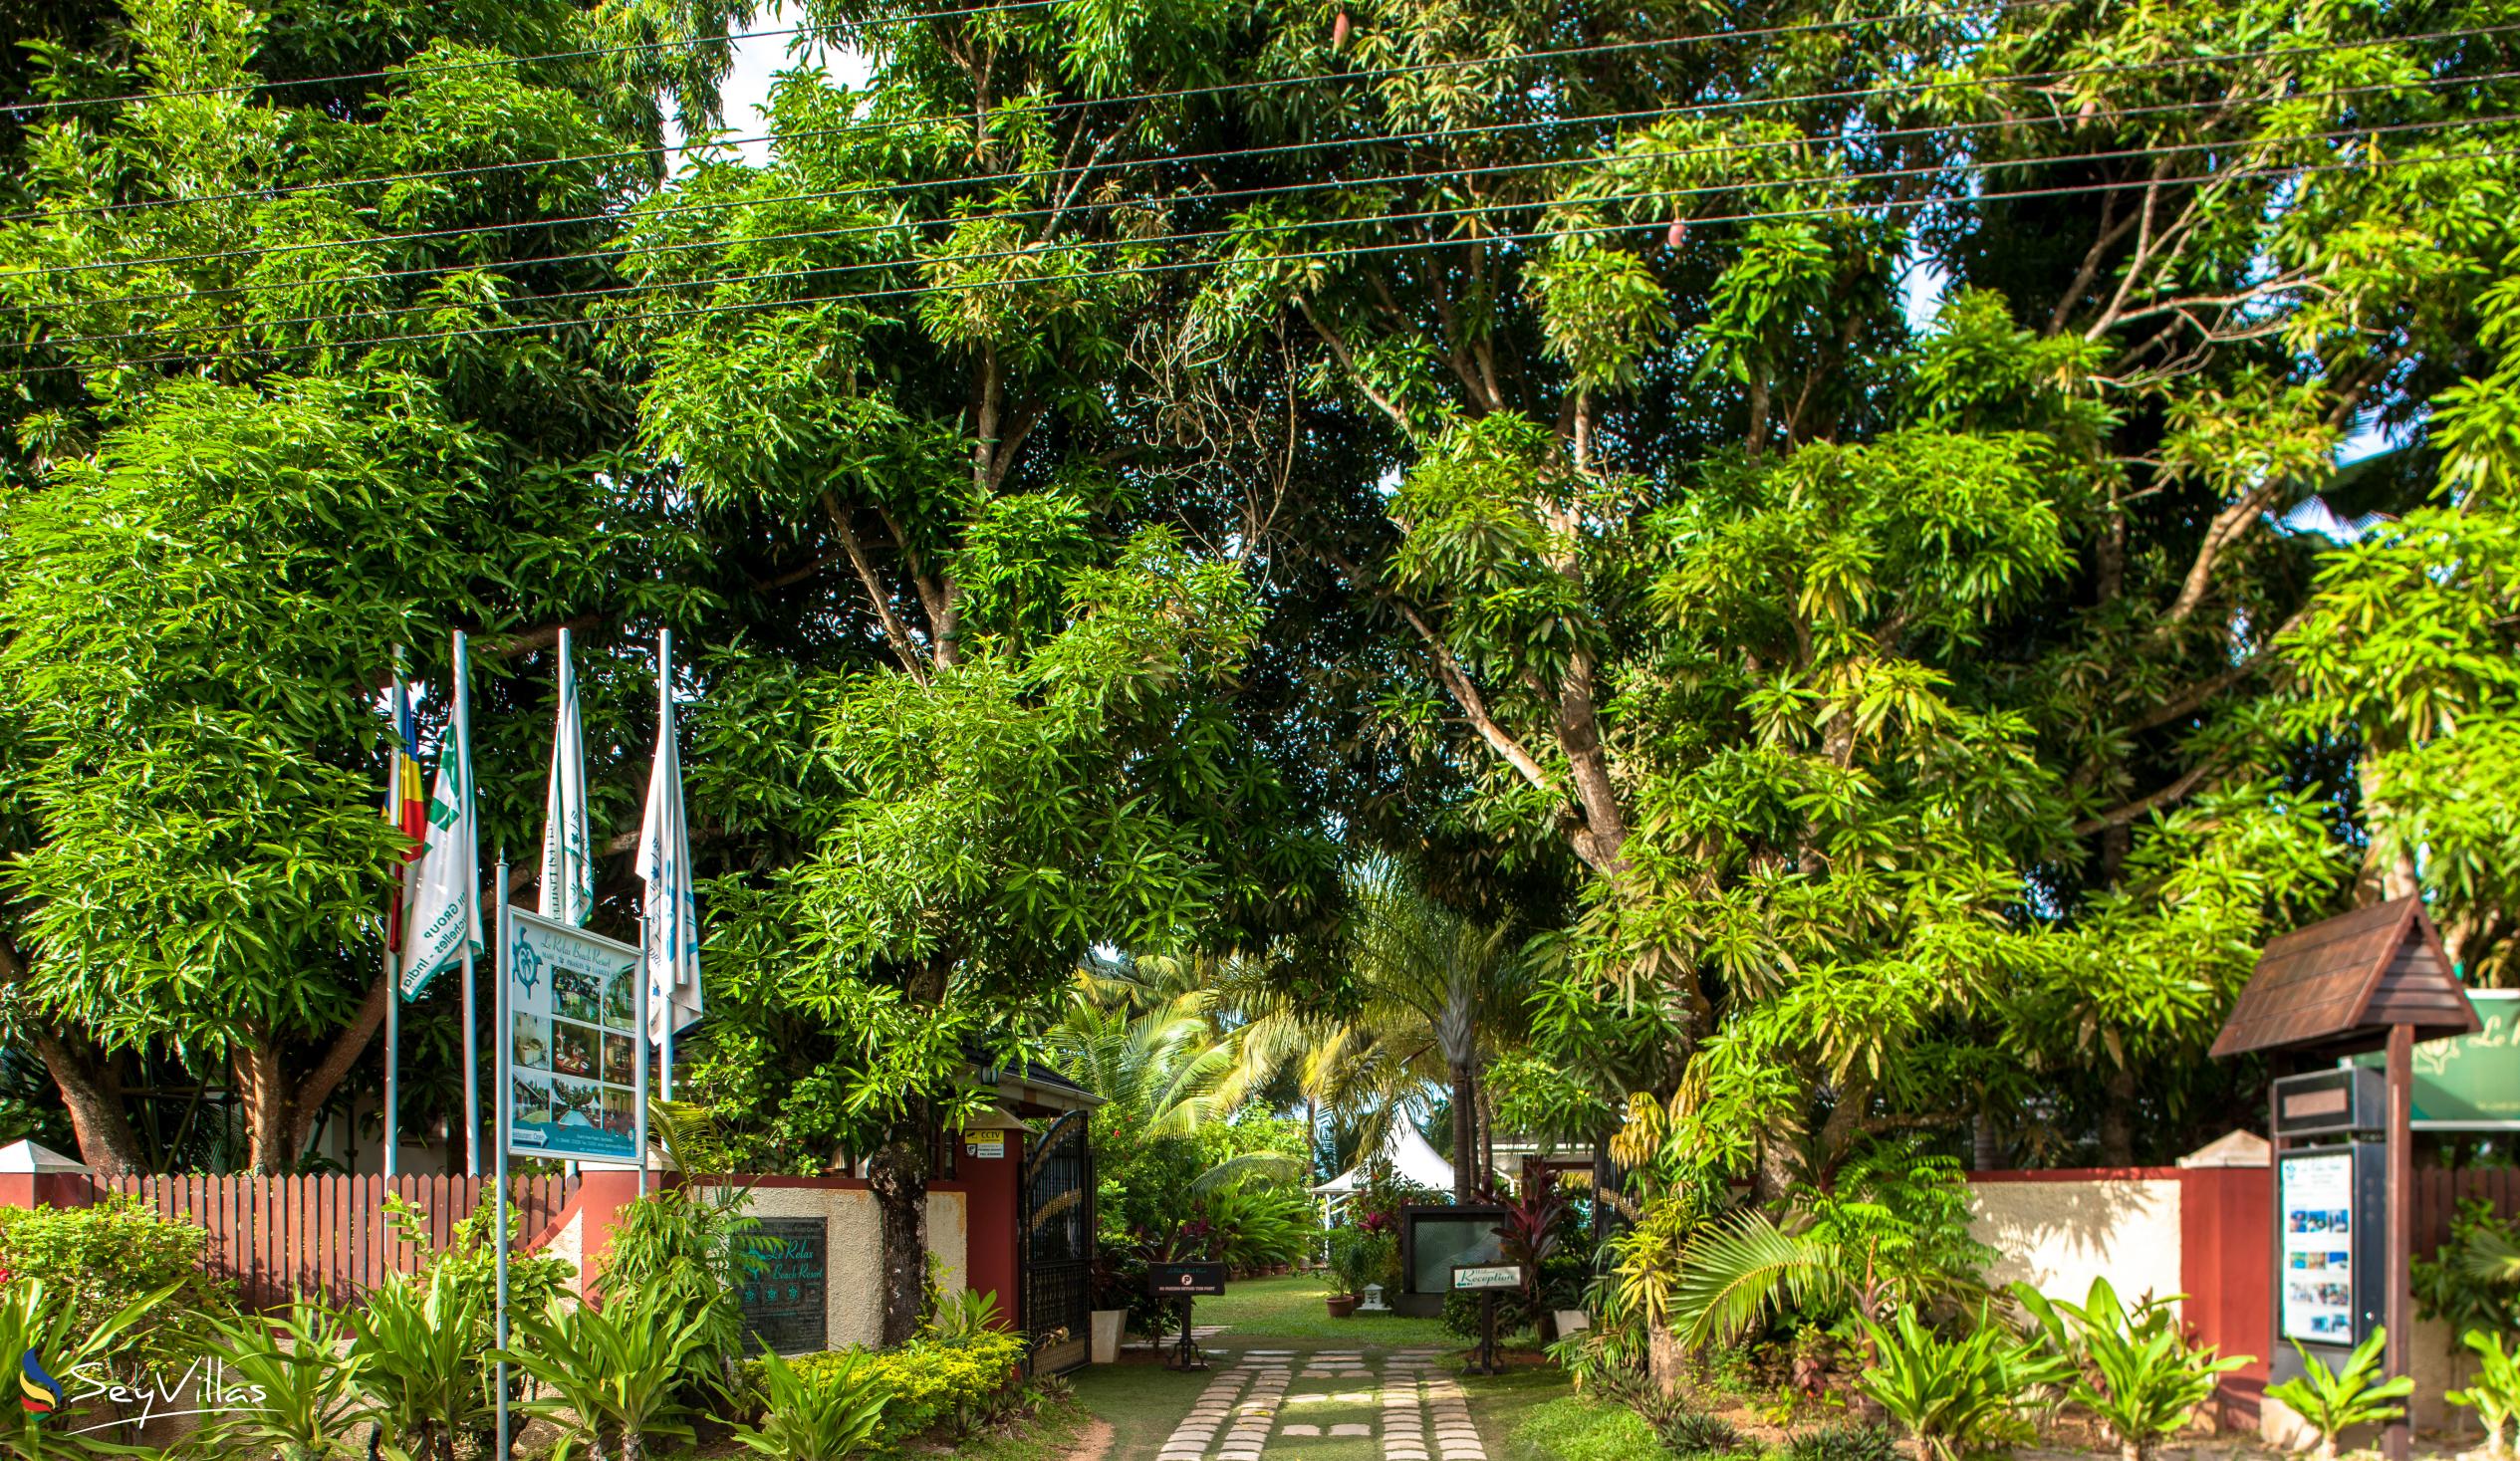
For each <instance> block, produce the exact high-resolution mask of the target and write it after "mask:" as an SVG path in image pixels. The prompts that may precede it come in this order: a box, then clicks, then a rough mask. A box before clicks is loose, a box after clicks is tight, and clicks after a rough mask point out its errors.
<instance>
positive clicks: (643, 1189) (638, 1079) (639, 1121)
mask: <svg viewBox="0 0 2520 1461" xmlns="http://www.w3.org/2000/svg"><path fill="white" fill-rule="evenodd" d="M646 901H647V900H646V899H645V898H644V897H642V898H640V899H639V903H640V907H639V910H638V977H637V978H636V979H634V980H632V981H631V982H632V983H633V984H635V985H637V986H638V992H637V993H636V994H635V995H633V996H631V998H633V999H634V1000H636V1001H637V1003H638V1012H637V1014H636V1015H635V1016H634V1017H633V1018H634V1019H635V1020H636V1022H637V1025H638V1070H637V1073H636V1074H634V1075H632V1076H631V1077H630V1084H631V1086H632V1088H633V1089H632V1091H631V1093H630V1131H631V1134H630V1140H631V1142H632V1143H633V1144H634V1145H636V1146H637V1148H638V1195H639V1196H641V1197H644V1196H646V1195H647V1009H648V1006H647V981H648V979H649V977H650V975H649V973H648V968H647V951H648V948H649V944H648V942H647V909H646V906H645V904H646Z"/></svg>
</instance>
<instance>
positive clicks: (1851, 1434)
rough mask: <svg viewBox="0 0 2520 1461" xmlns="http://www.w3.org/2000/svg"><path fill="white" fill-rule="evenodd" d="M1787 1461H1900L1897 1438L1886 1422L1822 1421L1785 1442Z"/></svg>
mask: <svg viewBox="0 0 2520 1461" xmlns="http://www.w3.org/2000/svg"><path fill="white" fill-rule="evenodd" d="M1784 1452H1785V1461H1898V1438H1897V1437H1896V1436H1894V1435H1892V1434H1890V1427H1889V1426H1887V1425H1861V1424H1853V1423H1846V1424H1839V1425H1823V1426H1817V1427H1814V1428H1813V1429H1811V1430H1806V1431H1799V1432H1797V1433H1795V1434H1794V1435H1793V1436H1792V1437H1791V1438H1790V1439H1788V1440H1787V1441H1786V1442H1785V1446H1784Z"/></svg>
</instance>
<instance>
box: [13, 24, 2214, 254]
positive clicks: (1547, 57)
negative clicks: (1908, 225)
mask: <svg viewBox="0 0 2520 1461" xmlns="http://www.w3.org/2000/svg"><path fill="white" fill-rule="evenodd" d="M1027 3H1028V4H1030V3H1052V0H1027ZM2064 3H2067V0H1992V3H1990V4H1987V5H1984V6H1980V7H1976V8H1974V9H1968V10H1958V9H1954V10H1944V11H1931V12H1925V13H1922V14H1912V13H1911V14H1886V15H1872V16H1859V17H1856V18H1854V19H1851V20H1843V21H1804V22H1799V23H1797V24H1793V25H1780V26H1764V27H1758V28H1754V29H1748V30H1734V31H1699V32H1692V33H1689V34H1686V35H1678V36H1657V37H1651V38H1646V39H1642V40H1634V41H1605V42H1601V43H1598V44H1595V45H1588V46H1570V47H1565V48H1562V49H1559V50H1554V51H1525V52H1519V53H1517V54H1515V55H1513V56H1507V57H1480V58H1473V59H1459V58H1456V59H1453V60H1448V61H1424V62H1413V63H1410V64H1408V65H1404V66H1385V67H1368V68H1364V69H1360V70H1350V71H1325V72H1314V73H1310V74H1308V75H1303V76H1292V77H1266V78H1255V79H1252V80H1247V81H1240V82H1220V83H1217V84H1215V85H1213V86H1206V87H1182V88H1175V89H1173V90H1170V91H1161V92H1133V93H1125V94H1122V95H1119V96H1113V97H1101V98H1091V99H1079V100H1071V101H1065V102H1053V103H1049V104H1047V105H1045V106H1044V107H1043V108H1041V109H1040V110H1041V111H1042V112H1043V113H1045V114H1056V113H1061V112H1068V111H1075V110H1079V109H1083V108H1089V107H1117V106H1124V105H1133V104H1135V103H1139V102H1160V101H1176V100H1181V99H1185V98H1190V97H1203V96H1220V95H1226V94H1229V93H1236V92H1243V91H1253V90H1262V89H1267V88H1275V87H1294V86H1303V85H1306V84H1309V83H1312V82H1319V81H1369V80H1376V79H1380V78H1385V77H1393V76H1415V75H1422V74H1425V73H1428V72H1438V71H1456V70H1461V69H1465V68H1470V67H1480V66H1512V65H1520V64H1523V63H1526V62H1532V61H1555V60H1564V59H1568V58H1571V57H1578V56H1597V55H1605V54H1614V53H1619V52H1625V51H1635V50H1643V49H1650V48H1655V47H1662V46H1684V45H1695V44H1697V43H1699V42H1704V41H1740V40H1757V39H1762V38H1767V37H1774V36H1782V35H1799V34H1809V33H1813V32H1825V31H1843V30H1853V29H1856V28H1858V27H1862V26H1874V25H1884V24H1888V23H1890V22H1894V21H1908V20H1933V19H1937V18H1941V17H1945V16H1957V15H1972V16H1974V15H1981V14H1999V13H2004V12H2009V11H2014V10H2049V9H2054V8H2055V7H2057V6H2058V5H2061V4H2064ZM1012 8H1020V7H1012ZM939 13H940V14H948V15H960V14H968V13H976V12H966V11H949V12H939ZM911 18H916V17H911ZM887 23H888V22H887ZM800 29H803V28H800ZM748 34H752V35H765V36H775V35H780V34H785V32H779V31H759V32H750V33H748ZM518 59H520V60H523V59H529V58H518ZM2191 63H2192V58H2188V59H2183V60H2182V62H2181V64H2191ZM493 64H495V63H493ZM382 74H383V73H378V75H382ZM1992 80H1996V81H2001V80H2005V78H1993V79H1992ZM1982 84H1983V83H1972V85H1982ZM146 95H147V94H144V93H143V94H139V97H138V98H125V99H122V100H138V99H141V98H144V97H145V96H146ZM164 95H189V94H185V93H167V94H164ZM1844 95H1861V94H1860V93H1849V94H1844ZM943 121H945V119H919V120H917V122H900V121H881V122H880V121H877V120H875V119H872V118H870V119H867V120H864V121H860V122H840V123H836V124H834V125H831V126H817V127H804V128H800V129H798V130H796V131H793V132H763V133H761V134H759V135H755V136H745V137H732V138H726V139H723V141H721V142H719V143H716V145H735V144H740V143H744V142H766V141H777V140H781V139H787V138H797V137H808V136H845V135H851V134H854V133H857V132H861V131H883V130H897V129H904V128H906V127H907V126H909V125H913V124H919V125H933V124H937V123H938V122H943ZM659 150H663V149H661V148H657V147H631V148H626V149H621V150H617V151H610V152H583V153H575V154H571V155H565V156H560V157H547V158H537V159H534V160H531V161H524V162H485V163H479V164H476V165H473V166H468V167H440V168H433V169H429V170H425V171H414V172H403V173H391V174H382V175H378V176H374V177H353V178H337V179H333V180H331V181H324V182H312V183H308V184H305V185H304V186H302V187H297V188H290V189H286V190H285V195H294V194H297V193H305V192H314V191H317V190H321V189H331V188H344V187H360V186H364V185H367V184H370V183H398V182H413V181H425V180H430V179H437V178H448V177H469V176H478V175H482V174H486V173H492V172H504V171H511V170H514V169H518V168H525V167H560V166H566V165H569V164H572V163H577V162H617V161H620V160H622V159H624V158H629V157H643V156H646V155H648V154H649V153H651V152H655V151H659ZM682 150H685V151H688V150H692V148H690V147H688V146H686V147H684V148H683V149H682ZM273 192H274V190H273V189H268V188H251V189H243V190H239V191H235V192H227V193H210V194H205V195H203V196H201V197H197V198H143V199H136V200H133V201H130V202H125V203H96V204H91V205H89V206H87V207H84V208H77V209H63V210H60V211H57V212H45V211H42V210H39V209H27V210H23V211H21V212H17V213H5V214H0V222H23V221H40V220H46V219H52V218H67V217H78V216H82V215H88V214H105V213H113V212H122V211H127V210H133V209H141V208H172V207H182V206H190V205H198V204H202V203H215V202H231V201H234V200H237V199H241V198H258V197H264V196H269V195H272V194H273Z"/></svg>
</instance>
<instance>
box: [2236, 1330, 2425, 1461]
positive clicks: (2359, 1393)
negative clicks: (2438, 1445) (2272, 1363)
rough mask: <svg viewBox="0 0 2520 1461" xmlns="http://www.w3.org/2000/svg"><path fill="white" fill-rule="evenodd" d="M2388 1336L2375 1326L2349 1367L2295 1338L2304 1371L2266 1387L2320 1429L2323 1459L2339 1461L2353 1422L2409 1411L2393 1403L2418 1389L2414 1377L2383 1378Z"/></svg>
mask: <svg viewBox="0 0 2520 1461" xmlns="http://www.w3.org/2000/svg"><path fill="white" fill-rule="evenodd" d="M2388 1341H2389V1336H2388V1332H2387V1331H2385V1330H2382V1329H2378V1328H2375V1329H2374V1330H2373V1331H2372V1337H2371V1338H2370V1339H2365V1340H2364V1341H2363V1342H2362V1343H2360V1344H2357V1345H2355V1346H2354V1352H2353V1353H2351V1354H2348V1355H2347V1356H2346V1357H2345V1367H2344V1368H2343V1369H2333V1370H2332V1369H2330V1368H2328V1365H2327V1361H2325V1360H2323V1359H2320V1358H2318V1357H2317V1356H2315V1355H2313V1354H2312V1353H2311V1352H2310V1351H2309V1350H2307V1349H2304V1348H2303V1347H2301V1345H2300V1343H2299V1342H2298V1341H2296V1342H2295V1343H2294V1345H2293V1352H2294V1353H2295V1354H2297V1355H2299V1356H2300V1357H2301V1366H2302V1374H2301V1376H2300V1377H2299V1378H2297V1379H2288V1380H2286V1381H2284V1382H2283V1383H2282V1384H2276V1385H2268V1386H2267V1387H2266V1395H2267V1398H2268V1399H2271V1400H2281V1401H2283V1402H2284V1403H2285V1404H2286V1405H2289V1406H2291V1407H2292V1408H2293V1410H2294V1411H2295V1412H2296V1413H2297V1414H2299V1415H2300V1416H2301V1418H2302V1419H2303V1420H2304V1421H2305V1422H2307V1423H2308V1424H2309V1426H2310V1428H2311V1429H2312V1430H2315V1431H2317V1432H2318V1433H2319V1461H2336V1455H2337V1440H2338V1437H2340V1436H2342V1435H2344V1434H2345V1433H2346V1432H2347V1431H2349V1430H2352V1429H2353V1428H2354V1427H2356V1426H2358V1425H2372V1424H2376V1423H2378V1422H2380V1421H2384V1420H2395V1419H2396V1418H2397V1417H2398V1416H2400V1415H2403V1414H2405V1413H2406V1412H2405V1410H2404V1409H2403V1408H2402V1407H2400V1406H2397V1405H2393V1404H2391V1403H2390V1402H2391V1401H2393V1400H2402V1399H2404V1398H2405V1397H2406V1396H2408V1395H2411V1394H2413V1393H2414V1389H2415V1382H2414V1380H2413V1379H2412V1378H2411V1377H2409V1376H2407V1375H2402V1374H2401V1375H2398V1376H2397V1377H2396V1378H2394V1379H2389V1380H2383V1379H2382V1378H2381V1373H2380V1365H2381V1351H2382V1350H2383V1349H2384V1348H2385V1347H2387V1345H2388Z"/></svg>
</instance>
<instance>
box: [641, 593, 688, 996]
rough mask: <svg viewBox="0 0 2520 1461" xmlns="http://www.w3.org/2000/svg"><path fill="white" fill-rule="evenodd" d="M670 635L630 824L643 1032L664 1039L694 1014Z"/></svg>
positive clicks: (662, 651) (661, 654)
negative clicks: (642, 787) (640, 937)
mask: <svg viewBox="0 0 2520 1461" xmlns="http://www.w3.org/2000/svg"><path fill="white" fill-rule="evenodd" d="M670 644H671V641H670V640H667V641H665V644H664V646H662V647H660V648H659V651H658V653H657V658H656V764H655V768H654V770H652V771H651V772H649V773H648V777H647V816H646V818H645V820H643V821H642V822H641V823H640V824H639V829H638V875H639V877H640V878H642V879H644V880H645V882H646V884H647V902H646V912H647V1038H648V1040H650V1041H651V1042H654V1043H655V1044H658V1045H662V1044H664V1043H665V1037H666V1033H667V1032H668V1031H680V1030H682V1029H685V1028H687V1027H688V1026H690V1025H692V1024H693V1023H695V1022H696V1021H698V1019H699V1018H700V919H699V904H698V902H697V901H696V900H695V899H694V898H693V896H692V892H691V832H690V828H689V827H688V826H687V825H686V824H685V823H684V822H683V820H682V758H681V757H680V756H678V755H677V754H675V751H674V744H673V739H674V737H673V689H672V684H673V679H672V670H671V665H670V662H669V655H670V653H671V649H670Z"/></svg>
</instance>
